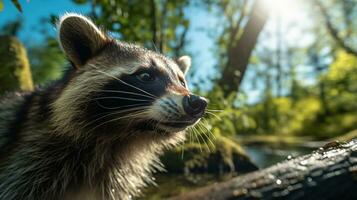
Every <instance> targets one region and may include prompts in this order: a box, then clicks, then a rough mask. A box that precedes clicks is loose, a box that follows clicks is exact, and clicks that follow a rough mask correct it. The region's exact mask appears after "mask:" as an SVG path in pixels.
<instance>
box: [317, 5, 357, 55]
mask: <svg viewBox="0 0 357 200" xmlns="http://www.w3.org/2000/svg"><path fill="white" fill-rule="evenodd" d="M314 2H315V5H316V6H317V7H318V8H319V10H320V12H321V14H322V16H323V17H324V20H325V24H326V28H327V30H328V32H329V33H330V35H331V36H332V38H333V39H334V40H335V41H336V43H337V44H338V45H339V46H340V47H341V48H343V49H344V50H345V51H346V52H347V53H350V54H353V55H355V56H357V50H355V49H353V48H352V47H350V46H349V45H348V44H346V42H345V41H344V40H343V39H342V38H341V37H340V36H339V34H338V31H337V29H336V28H335V27H334V26H333V24H332V22H331V19H330V17H329V15H328V13H327V10H326V9H325V7H324V6H323V5H322V4H321V2H320V1H318V0H315V1H314Z"/></svg>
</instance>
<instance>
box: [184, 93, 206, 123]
mask: <svg viewBox="0 0 357 200" xmlns="http://www.w3.org/2000/svg"><path fill="white" fill-rule="evenodd" d="M182 106H183V109H184V110H185V112H186V113H187V114H188V115H189V116H191V117H194V118H200V117H202V116H203V114H204V112H205V109H206V107H207V100H206V99H204V98H203V97H200V96H196V95H193V94H191V95H189V96H185V97H183V99H182Z"/></svg>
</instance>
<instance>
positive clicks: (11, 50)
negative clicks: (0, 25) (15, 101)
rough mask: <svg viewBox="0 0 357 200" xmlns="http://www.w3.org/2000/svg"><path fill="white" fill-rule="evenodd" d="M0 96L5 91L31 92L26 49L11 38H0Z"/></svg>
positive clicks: (31, 84)
mask: <svg viewBox="0 0 357 200" xmlns="http://www.w3.org/2000/svg"><path fill="white" fill-rule="evenodd" d="M0 66H1V68H0V70H1V71H0V85H1V87H0V95H1V94H2V93H4V92H6V91H14V90H24V91H31V90H33V88H34V87H33V82H32V76H31V71H30V64H29V61H28V58H27V53H26V49H25V48H24V46H23V45H22V44H21V42H20V41H19V40H17V39H16V38H15V37H12V36H0Z"/></svg>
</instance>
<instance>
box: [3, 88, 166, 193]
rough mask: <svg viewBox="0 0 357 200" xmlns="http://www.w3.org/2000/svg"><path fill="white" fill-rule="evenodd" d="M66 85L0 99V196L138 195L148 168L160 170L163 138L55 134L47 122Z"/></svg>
mask: <svg viewBox="0 0 357 200" xmlns="http://www.w3.org/2000/svg"><path fill="white" fill-rule="evenodd" d="M65 85H66V82H65V81H64V82H58V83H57V84H54V85H52V86H50V87H48V88H47V89H44V90H37V91H35V92H33V93H31V94H26V95H14V96H13V97H8V98H7V99H4V100H2V102H0V103H1V108H0V119H1V120H0V121H1V124H0V199H8V200H11V199H76V198H77V199H83V198H85V199H91V198H92V199H128V198H129V197H130V196H135V195H137V193H138V188H140V187H142V186H144V185H145V184H146V183H147V182H150V181H151V172H152V171H153V170H155V169H161V165H160V162H159V160H158V158H157V156H158V155H159V154H160V153H161V152H162V150H163V148H164V146H165V145H166V144H167V141H165V143H164V142H162V143H160V142H159V141H160V140H157V138H154V139H155V141H154V139H153V138H152V135H151V136H148V135H147V134H144V133H140V132H138V133H135V134H134V133H133V134H130V135H131V136H129V137H126V138H125V139H119V138H116V139H115V138H112V137H111V136H110V134H102V135H100V136H98V135H95V134H94V135H93V136H91V137H86V138H82V139H79V140H72V139H71V138H69V137H65V135H66V134H63V133H60V134H56V133H55V131H58V129H55V128H54V127H52V126H51V125H50V119H51V117H52V115H53V113H52V111H51V103H52V102H53V101H54V100H55V99H56V98H58V96H59V95H60V94H61V90H62V89H63V88H64V87H65ZM68 109H70V108H68ZM80 130H81V129H80V128H78V131H80ZM63 131H66V130H63ZM158 137H159V136H158ZM160 137H164V136H160Z"/></svg>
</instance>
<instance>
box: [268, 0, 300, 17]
mask: <svg viewBox="0 0 357 200" xmlns="http://www.w3.org/2000/svg"><path fill="white" fill-rule="evenodd" d="M301 2H302V0H264V4H265V6H266V8H267V9H269V10H270V11H271V12H272V13H271V14H272V15H274V16H277V17H280V18H281V20H282V21H286V22H287V21H294V20H298V18H299V16H301V12H302V8H301Z"/></svg>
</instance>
